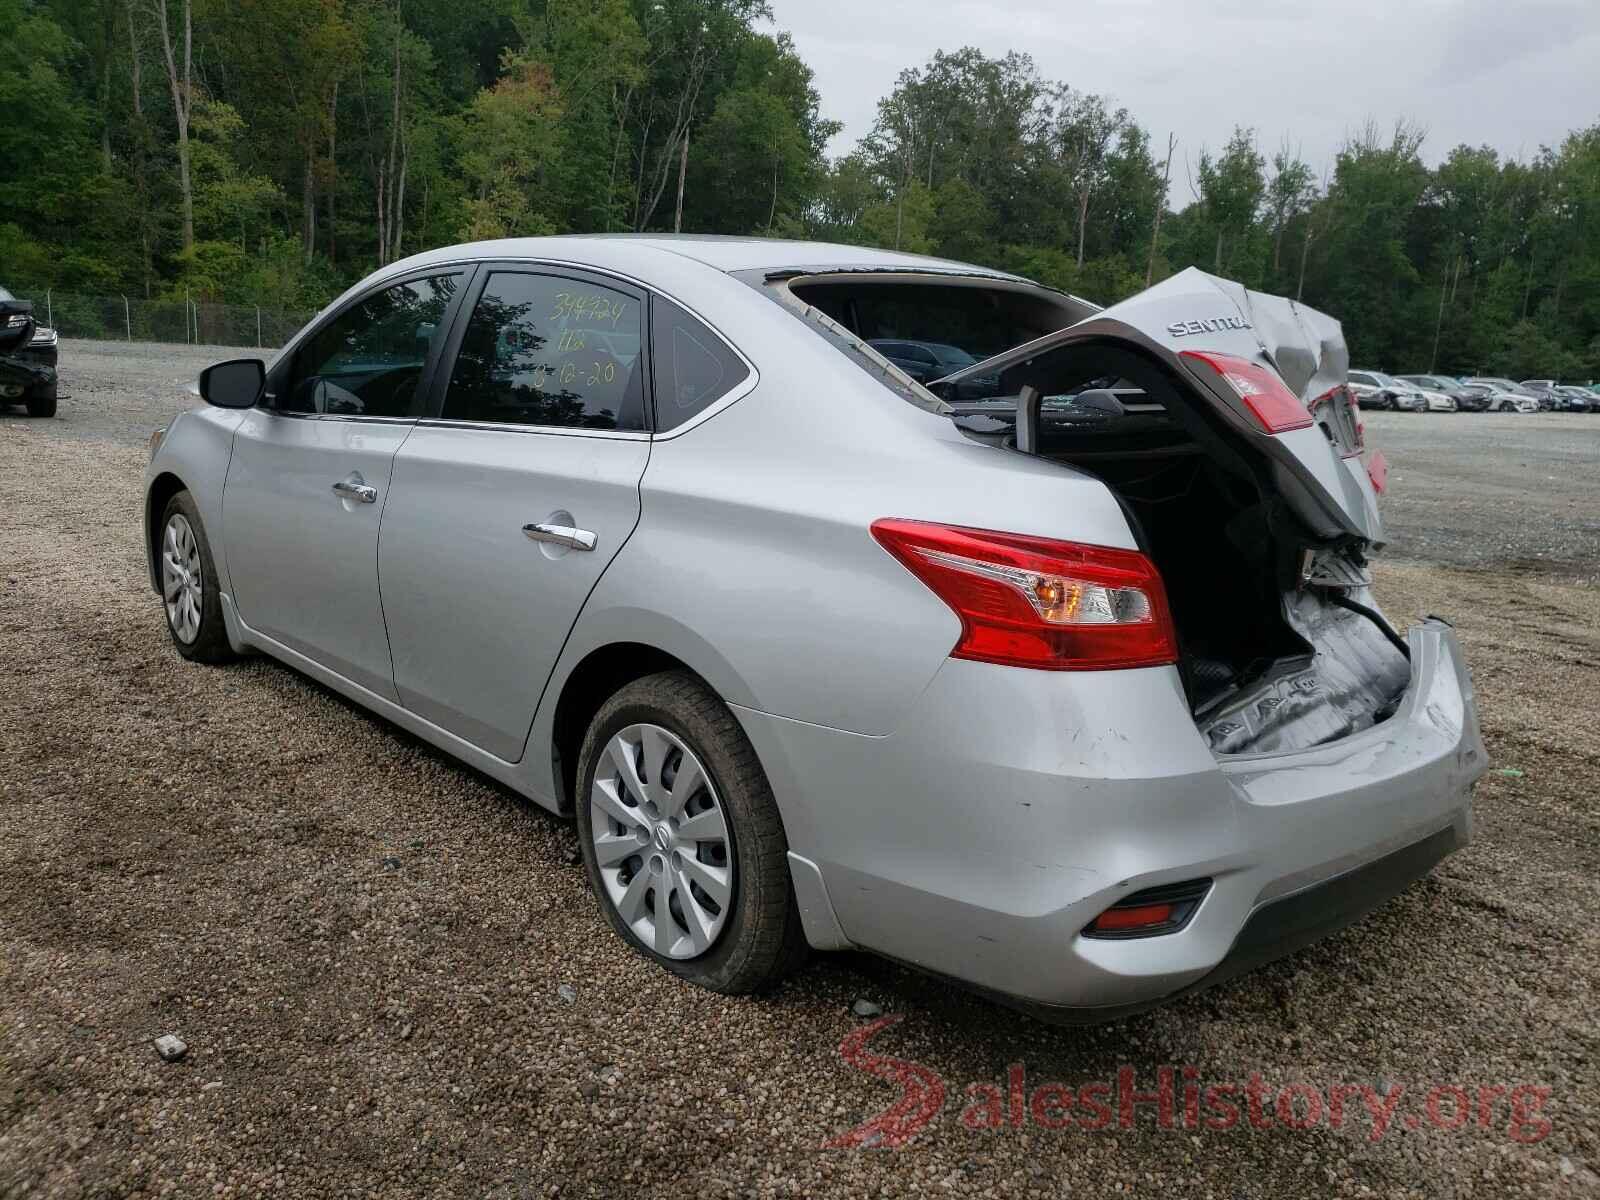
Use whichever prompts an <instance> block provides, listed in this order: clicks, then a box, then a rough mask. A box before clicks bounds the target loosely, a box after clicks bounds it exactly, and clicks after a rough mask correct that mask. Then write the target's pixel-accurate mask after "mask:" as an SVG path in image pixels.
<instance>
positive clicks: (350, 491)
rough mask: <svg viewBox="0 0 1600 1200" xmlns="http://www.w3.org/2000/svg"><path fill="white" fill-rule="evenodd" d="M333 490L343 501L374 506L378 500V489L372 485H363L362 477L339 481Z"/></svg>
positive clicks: (356, 476) (357, 476) (354, 476)
mask: <svg viewBox="0 0 1600 1200" xmlns="http://www.w3.org/2000/svg"><path fill="white" fill-rule="evenodd" d="M333 490H334V491H335V492H336V493H338V495H339V496H340V497H341V498H342V499H345V500H354V501H355V502H356V503H357V504H374V503H376V502H377V499H378V489H377V488H375V487H373V486H372V485H371V484H370V483H363V482H362V481H361V476H360V475H352V476H350V478H349V479H341V480H339V482H338V483H336V484H334V485H333Z"/></svg>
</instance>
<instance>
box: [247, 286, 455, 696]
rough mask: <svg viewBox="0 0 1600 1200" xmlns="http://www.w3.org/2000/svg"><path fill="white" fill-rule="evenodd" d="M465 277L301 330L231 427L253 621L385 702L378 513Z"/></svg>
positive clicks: (382, 297) (364, 304)
mask: <svg viewBox="0 0 1600 1200" xmlns="http://www.w3.org/2000/svg"><path fill="white" fill-rule="evenodd" d="M463 279H464V276H463V275H462V274H461V273H445V274H436V275H432V276H427V277H423V278H418V279H413V280H410V281H407V282H405V283H401V284H396V285H393V286H390V287H386V288H383V289H381V290H379V291H375V292H372V293H370V294H368V295H367V296H364V297H362V298H360V299H358V300H357V301H355V302H354V303H352V304H351V305H349V306H348V307H346V308H345V309H344V310H342V311H341V312H340V313H338V314H337V315H336V316H334V317H333V318H331V319H330V320H329V321H327V322H326V323H325V324H323V325H322V326H321V327H319V328H318V329H317V330H316V331H314V332H313V333H312V334H311V335H310V336H309V337H307V338H306V339H305V340H304V342H303V343H302V344H301V345H300V347H299V348H298V349H297V351H296V352H295V354H294V355H293V356H292V358H290V359H289V360H288V361H286V362H284V363H281V364H279V366H278V368H277V369H275V370H274V372H273V374H272V376H271V377H270V378H269V379H268V381H267V393H266V395H265V396H264V397H263V400H262V404H261V405H260V406H258V407H257V408H254V409H252V410H250V411H249V412H248V413H247V414H246V415H245V419H244V420H243V422H241V424H240V425H239V428H238V430H237V432H236V433H235V434H234V441H233V455H232V458H231V459H230V460H229V463H228V477H227V483H226V484H225V486H224V489H223V498H222V524H223V530H224V543H225V546H226V552H227V562H228V574H229V577H230V579H231V583H232V589H233V601H234V604H235V606H236V607H237V609H238V611H239V615H240V617H241V618H242V619H243V620H244V622H245V624H246V625H248V626H249V627H250V628H251V629H252V630H255V631H256V632H259V633H262V634H265V635H266V636H267V637H270V638H272V639H273V640H274V641H277V642H280V643H282V644H283V645H285V646H287V647H289V648H290V649H291V650H296V651H298V652H300V653H301V654H304V655H305V656H306V657H308V658H310V659H312V660H313V661H315V662H317V663H319V664H321V665H322V666H325V667H327V668H329V669H330V670H332V671H335V672H337V673H338V674H340V675H342V676H344V677H345V678H347V679H349V680H351V681H352V682H354V683H357V684H360V685H361V686H362V687H364V688H367V689H369V690H371V691H374V692H377V693H378V694H379V695H381V696H384V697H386V698H388V699H391V700H393V699H394V698H395V691H394V683H393V673H392V670H391V667H390V662H389V643H388V638H387V637H386V635H385V633H384V625H383V610H382V608H381V606H380V603H379V597H378V525H379V521H380V519H381V517H382V514H383V509H384V504H385V502H386V500H387V499H388V494H389V486H390V482H391V477H392V467H393V463H394V455H395V451H396V450H398V449H399V448H400V446H401V444H402V443H403V442H404V441H405V439H406V436H407V435H408V434H409V433H410V432H411V431H412V429H413V428H414V427H415V424H416V419H417V415H418V413H419V412H420V411H421V405H422V403H423V401H424V397H425V395H426V386H425V385H426V384H427V381H428V375H429V372H430V370H431V369H432V366H433V364H434V362H435V361H436V360H437V358H438V354H439V349H440V346H441V344H442V342H443V339H444V331H445V330H446V329H447V327H448V318H449V316H450V314H451V312H452V311H453V304H454V301H455V298H456V296H457V294H458V293H459V292H460V290H461V285H462V282H463Z"/></svg>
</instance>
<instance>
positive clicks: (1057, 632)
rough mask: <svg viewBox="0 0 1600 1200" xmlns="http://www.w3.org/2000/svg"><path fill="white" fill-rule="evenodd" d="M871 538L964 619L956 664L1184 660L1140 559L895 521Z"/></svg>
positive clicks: (1101, 549)
mask: <svg viewBox="0 0 1600 1200" xmlns="http://www.w3.org/2000/svg"><path fill="white" fill-rule="evenodd" d="M872 536H873V537H875V538H876V539H877V540H878V543H879V544H880V545H881V546H883V548H884V549H885V550H887V551H888V552H889V553H890V554H892V555H894V556H895V557H896V558H897V559H899V560H900V561H901V562H902V563H903V564H905V567H906V569H907V570H909V571H910V572H911V573H912V574H913V575H915V576H916V577H917V578H918V579H920V580H922V582H923V583H925V584H927V585H928V587H929V588H931V589H932V590H933V592H934V594H935V595H937V596H938V597H939V599H941V600H943V601H944V602H945V603H946V604H948V605H949V606H950V607H951V609H953V610H954V611H955V614H956V616H958V617H960V618H961V638H960V640H959V641H957V642H956V645H955V648H954V649H953V650H951V652H950V654H951V657H953V658H969V659H975V660H977V661H978V662H989V663H1001V664H1004V665H1007V666H1014V667H1035V668H1038V669H1041V670H1047V671H1104V670H1113V669H1118V668H1124V667H1152V666H1159V665H1162V664H1164V663H1172V662H1176V661H1177V660H1178V639H1177V635H1176V633H1175V632H1174V630H1173V626H1172V617H1171V614H1170V613H1169V612H1168V611H1167V595H1166V589H1165V588H1163V587H1162V586H1161V576H1160V575H1159V574H1158V573H1157V572H1156V569H1155V566H1154V565H1153V564H1152V563H1151V562H1150V560H1149V559H1147V558H1146V557H1145V556H1144V555H1142V554H1140V553H1138V552H1137V551H1134V550H1117V549H1114V548H1112V547H1109V546H1087V545H1081V544H1079V543H1077V542H1060V541H1055V540H1053V539H1051V538H1040V537H1028V536H1025V535H1022V534H1015V533H994V532H991V531H989V530H985V529H964V528H961V527H960V526H955V525H935V524H931V523H928V522H924V521H902V520H897V519H893V518H885V519H883V520H880V521H874V522H873V523H872Z"/></svg>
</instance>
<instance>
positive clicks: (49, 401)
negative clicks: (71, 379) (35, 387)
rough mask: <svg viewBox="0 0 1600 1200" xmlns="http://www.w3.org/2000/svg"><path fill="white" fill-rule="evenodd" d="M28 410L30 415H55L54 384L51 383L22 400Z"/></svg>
mask: <svg viewBox="0 0 1600 1200" xmlns="http://www.w3.org/2000/svg"><path fill="white" fill-rule="evenodd" d="M22 403H23V404H24V405H25V406H26V407H27V410H28V415H29V416H30V417H53V416H55V415H56V385H55V384H53V383H52V384H51V385H50V386H49V387H47V388H45V389H44V390H43V391H39V392H35V393H34V394H33V395H31V396H29V397H28V398H27V399H25V400H24V401H23V402H22Z"/></svg>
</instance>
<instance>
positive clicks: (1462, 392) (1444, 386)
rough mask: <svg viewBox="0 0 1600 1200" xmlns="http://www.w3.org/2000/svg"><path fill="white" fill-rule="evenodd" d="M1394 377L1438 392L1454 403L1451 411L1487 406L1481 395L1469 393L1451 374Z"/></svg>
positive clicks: (1427, 390)
mask: <svg viewBox="0 0 1600 1200" xmlns="http://www.w3.org/2000/svg"><path fill="white" fill-rule="evenodd" d="M1395 378H1396V379H1399V380H1403V381H1404V382H1406V383H1412V384H1415V385H1416V386H1417V387H1419V388H1422V389H1423V390H1424V391H1426V392H1438V393H1440V394H1442V395H1445V396H1448V397H1449V398H1450V400H1451V401H1452V402H1453V403H1454V405H1455V408H1453V409H1451V410H1448V411H1452V412H1482V411H1484V410H1485V409H1486V408H1488V407H1489V406H1488V404H1487V403H1485V402H1484V400H1483V399H1482V397H1479V396H1473V395H1471V394H1470V393H1469V392H1468V391H1467V389H1466V388H1465V387H1463V386H1462V384H1461V380H1459V379H1457V378H1456V377H1455V376H1453V375H1396V376H1395Z"/></svg>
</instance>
